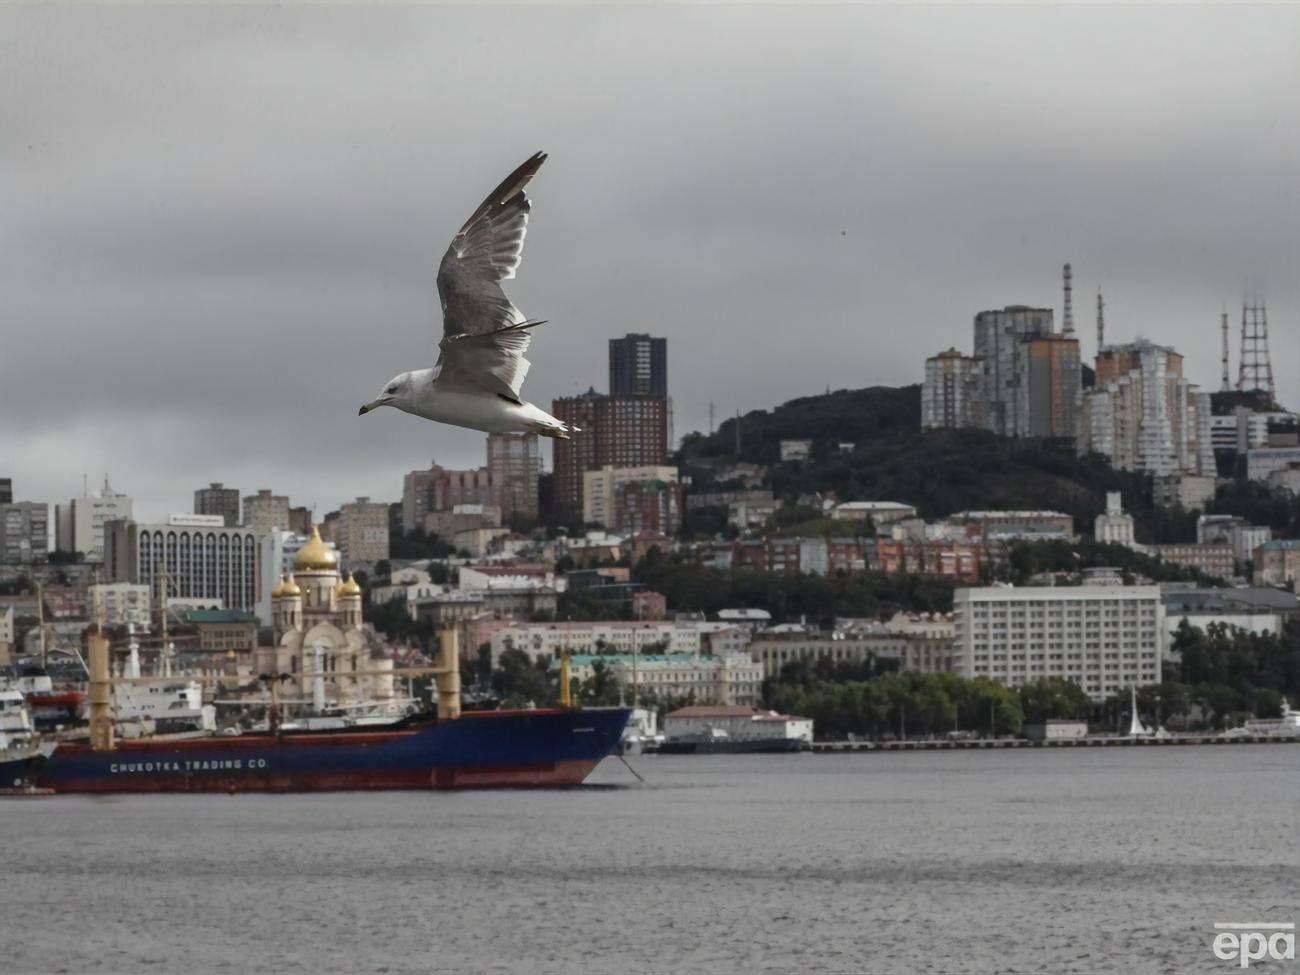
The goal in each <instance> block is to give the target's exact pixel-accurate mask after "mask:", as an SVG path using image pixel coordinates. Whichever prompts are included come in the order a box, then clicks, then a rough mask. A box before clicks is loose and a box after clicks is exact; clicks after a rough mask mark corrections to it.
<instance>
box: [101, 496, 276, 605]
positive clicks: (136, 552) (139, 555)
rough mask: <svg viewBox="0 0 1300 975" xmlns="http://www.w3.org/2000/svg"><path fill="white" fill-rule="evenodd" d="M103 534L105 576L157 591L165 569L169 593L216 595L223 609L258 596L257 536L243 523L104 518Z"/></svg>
mask: <svg viewBox="0 0 1300 975" xmlns="http://www.w3.org/2000/svg"><path fill="white" fill-rule="evenodd" d="M215 520H216V519H215V518H213V519H212V521H213V522H215ZM103 538H104V542H103V545H104V549H103V554H104V575H105V577H106V578H105V580H104V581H105V582H134V583H142V584H144V585H146V586H148V587H149V591H150V592H152V593H157V592H158V589H157V586H158V582H159V580H160V579H161V578H162V577H163V575H166V585H167V590H166V593H167V596H168V597H169V598H170V597H173V596H176V597H180V598H184V599H220V600H222V601H223V602H222V604H223V605H224V606H225V608H226V609H247V610H251V609H252V608H253V606H254V605H255V604H256V602H257V583H258V574H257V561H258V560H257V537H256V536H255V535H254V534H253V533H252V532H251V531H249V530H248V529H247V528H226V527H223V526H219V525H216V524H215V523H214V524H211V525H208V524H205V523H204V516H202V515H174V516H172V517H171V518H170V519H168V523H167V524H157V525H142V524H137V523H136V522H134V521H131V520H130V519H117V520H113V521H109V522H107V523H105V525H104V526H103Z"/></svg>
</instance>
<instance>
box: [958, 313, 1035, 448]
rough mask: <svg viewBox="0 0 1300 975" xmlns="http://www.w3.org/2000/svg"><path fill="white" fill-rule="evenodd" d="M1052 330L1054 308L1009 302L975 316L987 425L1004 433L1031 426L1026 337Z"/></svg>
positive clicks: (976, 343) (1008, 434)
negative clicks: (1022, 346)
mask: <svg viewBox="0 0 1300 975" xmlns="http://www.w3.org/2000/svg"><path fill="white" fill-rule="evenodd" d="M1051 334H1052V309H1050V308H1030V307H1028V306H1027V305H1008V306H1007V307H1006V308H1003V309H1002V310H1001V311H982V312H980V313H979V314H978V315H976V316H975V358H977V359H979V360H981V361H982V362H983V366H984V379H983V383H982V387H981V388H982V389H983V392H984V407H983V415H984V426H985V427H986V428H987V429H989V430H992V431H993V432H994V433H997V434H1001V435H1002V436H1004V437H1015V436H1024V435H1025V434H1024V433H1022V432H1021V431H1024V430H1028V428H1029V417H1028V415H1027V411H1028V401H1027V397H1026V396H1025V394H1024V391H1023V387H1024V386H1025V385H1026V383H1027V382H1028V379H1027V377H1026V376H1025V374H1024V370H1025V366H1026V362H1027V360H1026V358H1025V355H1024V352H1023V351H1022V349H1021V344H1022V343H1023V341H1024V340H1025V339H1030V338H1037V337H1039V336H1044V335H1051Z"/></svg>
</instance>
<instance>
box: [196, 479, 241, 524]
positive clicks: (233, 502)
mask: <svg viewBox="0 0 1300 975" xmlns="http://www.w3.org/2000/svg"><path fill="white" fill-rule="evenodd" d="M194 513H195V514H196V515H220V516H221V520H222V521H223V522H224V523H225V526H226V527H227V528H235V527H237V526H238V525H239V523H240V522H239V490H238V489H237V488H228V487H226V486H225V485H223V484H221V483H220V482H219V481H217V482H214V483H212V484H209V485H208V486H207V487H205V488H199V489H198V490H197V491H195V492H194Z"/></svg>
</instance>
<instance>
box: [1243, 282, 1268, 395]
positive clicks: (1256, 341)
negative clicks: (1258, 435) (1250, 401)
mask: <svg viewBox="0 0 1300 975" xmlns="http://www.w3.org/2000/svg"><path fill="white" fill-rule="evenodd" d="M1237 389H1238V390H1239V391H1241V392H1251V391H1254V390H1258V391H1260V392H1264V393H1267V394H1268V398H1269V402H1273V401H1274V400H1275V398H1276V390H1275V389H1274V387H1273V362H1272V360H1271V359H1270V358H1269V354H1268V309H1267V308H1265V306H1264V303H1263V302H1262V301H1261V302H1260V303H1259V304H1243V305H1242V306H1241V355H1240V357H1239V362H1238V364H1237Z"/></svg>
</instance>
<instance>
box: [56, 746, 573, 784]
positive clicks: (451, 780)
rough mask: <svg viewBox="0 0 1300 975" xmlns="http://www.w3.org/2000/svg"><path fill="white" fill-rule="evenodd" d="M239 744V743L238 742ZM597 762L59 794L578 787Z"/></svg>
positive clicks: (165, 780)
mask: <svg viewBox="0 0 1300 975" xmlns="http://www.w3.org/2000/svg"><path fill="white" fill-rule="evenodd" d="M235 740H237V739H235ZM596 764H597V763H596V762H595V761H587V760H582V761H563V762H540V763H536V764H532V765H494V766H487V767H481V768H476V767H468V768H434V769H382V770H379V769H377V770H374V771H366V772H356V771H352V772H309V771H303V772H273V773H268V774H265V775H255V774H254V775H249V774H247V773H245V774H244V775H242V776H234V775H220V774H204V775H201V776H200V775H195V776H174V775H173V776H150V775H140V776H131V777H130V778H129V779H123V778H121V777H117V776H114V777H112V778H83V779H69V780H65V781H60V782H58V783H55V784H54V790H55V791H56V792H60V793H65V792H131V793H134V792H149V793H156V792H230V793H237V792H340V791H360V790H374V789H484V788H513V789H520V788H556V787H560V786H574V785H580V784H582V781H583V780H584V779H586V777H587V776H588V775H590V774H591V771H592V769H594V768H595V767H596Z"/></svg>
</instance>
